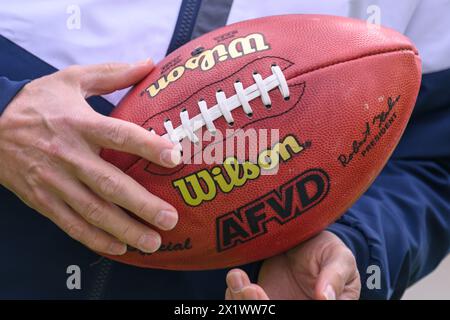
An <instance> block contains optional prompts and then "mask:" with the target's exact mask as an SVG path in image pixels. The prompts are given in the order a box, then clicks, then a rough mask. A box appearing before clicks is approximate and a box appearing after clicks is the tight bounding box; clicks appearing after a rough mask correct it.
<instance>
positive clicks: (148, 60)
mask: <svg viewBox="0 0 450 320" xmlns="http://www.w3.org/2000/svg"><path fill="white" fill-rule="evenodd" d="M151 62H152V59H150V58H147V59H145V60H141V61H138V62H135V63H133V65H134V66H144V65H147V64H150V63H151Z"/></svg>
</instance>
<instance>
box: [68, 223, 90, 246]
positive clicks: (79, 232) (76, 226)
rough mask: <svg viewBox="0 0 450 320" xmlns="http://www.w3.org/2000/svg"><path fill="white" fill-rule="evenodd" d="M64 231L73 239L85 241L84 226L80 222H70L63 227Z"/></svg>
mask: <svg viewBox="0 0 450 320" xmlns="http://www.w3.org/2000/svg"><path fill="white" fill-rule="evenodd" d="M64 229H65V230H66V233H67V234H68V235H69V236H70V237H71V238H73V239H75V240H78V241H80V242H83V243H86V242H87V241H86V239H85V234H86V232H85V228H84V227H83V225H81V224H80V223H70V224H68V225H67V226H66V227H65V228H64Z"/></svg>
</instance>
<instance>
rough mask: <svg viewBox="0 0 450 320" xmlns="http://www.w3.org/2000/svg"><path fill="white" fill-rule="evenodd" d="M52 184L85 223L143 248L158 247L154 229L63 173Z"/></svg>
mask: <svg viewBox="0 0 450 320" xmlns="http://www.w3.org/2000/svg"><path fill="white" fill-rule="evenodd" d="M52 185H53V188H54V192H56V193H57V194H58V195H59V196H60V197H61V198H62V199H63V200H64V201H65V202H66V203H67V204H68V205H69V206H70V207H71V208H72V209H73V210H74V211H75V212H76V213H78V214H79V215H80V216H81V217H83V218H84V220H85V221H87V222H88V223H89V224H91V225H93V226H96V227H98V228H100V229H102V230H104V231H106V232H107V233H109V234H110V235H112V236H114V237H115V238H117V239H119V240H120V241H121V242H123V243H126V244H129V245H131V246H133V247H135V248H138V249H139V250H141V251H143V252H148V253H152V252H155V251H156V250H157V249H158V248H159V247H160V245H161V237H160V235H159V234H158V233H157V232H156V231H154V230H152V229H150V228H149V227H147V226H145V225H144V224H142V223H141V222H139V221H137V220H136V219H134V218H133V217H131V216H130V215H128V214H127V213H125V212H124V211H123V210H121V209H120V208H118V207H117V206H115V205H113V204H111V203H108V202H106V201H104V200H102V199H100V198H99V197H98V196H96V195H95V194H93V193H92V191H90V190H89V189H87V188H86V186H84V185H83V184H81V183H80V182H78V181H76V180H73V179H71V178H70V177H67V178H65V179H63V178H60V179H58V180H57V181H54V182H53V184H52Z"/></svg>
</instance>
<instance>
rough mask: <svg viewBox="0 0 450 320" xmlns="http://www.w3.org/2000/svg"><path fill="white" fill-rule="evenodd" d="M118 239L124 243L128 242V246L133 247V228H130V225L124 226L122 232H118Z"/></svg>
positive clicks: (135, 238) (134, 238) (134, 237)
mask: <svg viewBox="0 0 450 320" xmlns="http://www.w3.org/2000/svg"><path fill="white" fill-rule="evenodd" d="M120 233H121V234H120V238H121V239H124V240H125V241H126V242H129V243H130V244H133V245H135V244H136V243H135V242H136V241H137V237H136V236H134V234H135V232H134V228H132V226H131V224H129V223H128V224H126V225H125V226H124V227H123V230H122V231H121V232H120Z"/></svg>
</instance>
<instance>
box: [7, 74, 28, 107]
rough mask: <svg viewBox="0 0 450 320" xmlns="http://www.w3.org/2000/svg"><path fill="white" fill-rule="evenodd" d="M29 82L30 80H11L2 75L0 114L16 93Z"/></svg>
mask: <svg viewBox="0 0 450 320" xmlns="http://www.w3.org/2000/svg"><path fill="white" fill-rule="evenodd" d="M28 82H30V80H23V81H11V80H9V79H8V78H6V77H0V115H1V114H2V113H3V111H4V110H5V108H6V106H7V105H8V104H9V103H10V102H11V100H12V99H13V98H14V97H15V96H16V94H17V93H18V92H19V91H20V90H21V89H22V88H23V86H24V85H26V84H27V83H28Z"/></svg>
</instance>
